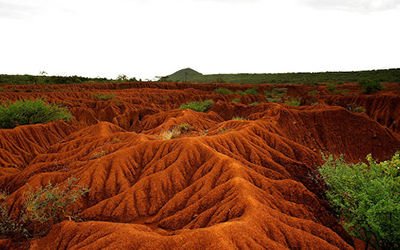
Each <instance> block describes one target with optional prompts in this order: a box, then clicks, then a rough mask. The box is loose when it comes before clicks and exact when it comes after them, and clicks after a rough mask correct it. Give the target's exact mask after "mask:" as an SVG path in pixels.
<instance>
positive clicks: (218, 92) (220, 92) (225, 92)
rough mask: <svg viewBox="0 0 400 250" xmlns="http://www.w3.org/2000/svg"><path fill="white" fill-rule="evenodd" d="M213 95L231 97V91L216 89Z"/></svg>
mask: <svg viewBox="0 0 400 250" xmlns="http://www.w3.org/2000/svg"><path fill="white" fill-rule="evenodd" d="M213 92H214V93H216V94H221V95H232V94H233V91H231V90H229V89H226V88H217V89H214V90H213Z"/></svg>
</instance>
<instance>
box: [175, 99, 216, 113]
mask: <svg viewBox="0 0 400 250" xmlns="http://www.w3.org/2000/svg"><path fill="white" fill-rule="evenodd" d="M213 104H214V101H213V100H206V101H204V102H200V101H194V102H188V103H186V104H182V105H181V106H180V107H179V108H180V109H191V110H194V111H197V112H206V111H207V110H209V109H210V108H211V106H212V105H213Z"/></svg>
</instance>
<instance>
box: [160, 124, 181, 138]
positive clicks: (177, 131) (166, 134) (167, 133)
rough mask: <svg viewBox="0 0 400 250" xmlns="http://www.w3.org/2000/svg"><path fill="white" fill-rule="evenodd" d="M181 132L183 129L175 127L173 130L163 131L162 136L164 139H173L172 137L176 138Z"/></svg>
mask: <svg viewBox="0 0 400 250" xmlns="http://www.w3.org/2000/svg"><path fill="white" fill-rule="evenodd" d="M180 134H181V130H180V129H178V128H176V127H175V128H173V129H171V130H167V131H165V132H164V133H162V135H161V137H162V139H163V140H171V139H175V138H176V137H178V136H179V135H180Z"/></svg>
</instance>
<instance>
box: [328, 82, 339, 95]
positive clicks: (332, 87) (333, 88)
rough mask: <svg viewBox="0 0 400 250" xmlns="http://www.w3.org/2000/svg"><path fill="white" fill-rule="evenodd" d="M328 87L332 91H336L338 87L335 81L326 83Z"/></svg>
mask: <svg viewBox="0 0 400 250" xmlns="http://www.w3.org/2000/svg"><path fill="white" fill-rule="evenodd" d="M326 88H327V89H328V90H329V91H330V92H331V93H335V91H336V89H337V87H336V85H335V84H334V83H328V84H327V85H326Z"/></svg>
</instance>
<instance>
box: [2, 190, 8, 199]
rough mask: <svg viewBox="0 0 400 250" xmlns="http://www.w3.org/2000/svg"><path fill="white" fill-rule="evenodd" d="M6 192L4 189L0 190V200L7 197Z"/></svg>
mask: <svg viewBox="0 0 400 250" xmlns="http://www.w3.org/2000/svg"><path fill="white" fill-rule="evenodd" d="M7 197H8V193H7V192H5V191H0V201H2V200H5V199H7Z"/></svg>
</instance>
